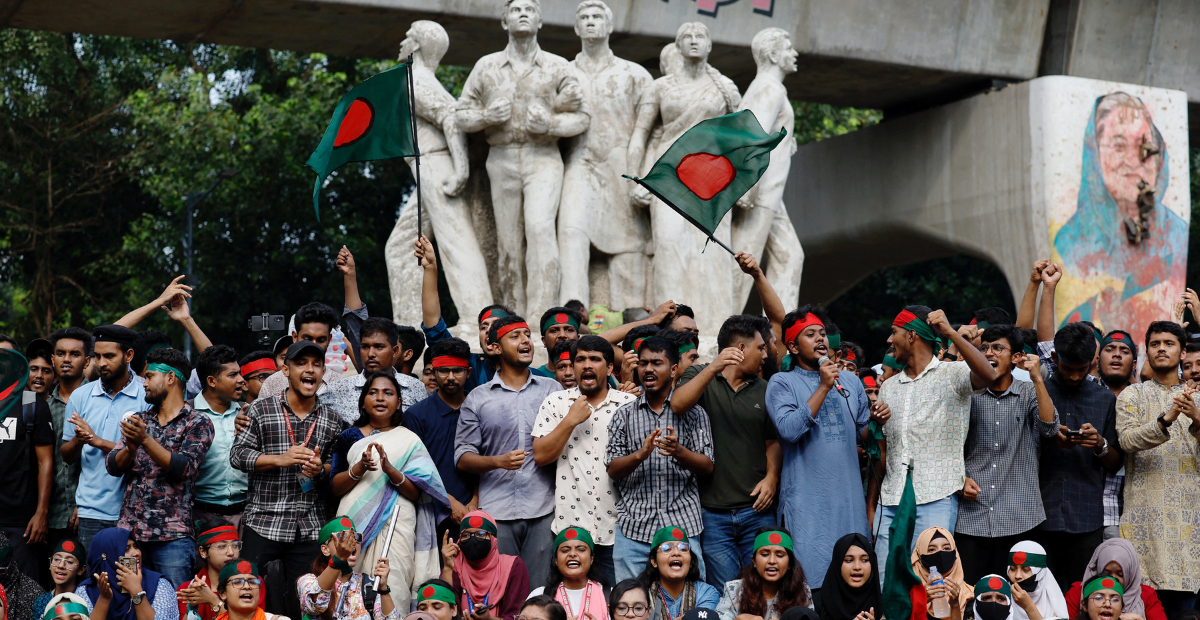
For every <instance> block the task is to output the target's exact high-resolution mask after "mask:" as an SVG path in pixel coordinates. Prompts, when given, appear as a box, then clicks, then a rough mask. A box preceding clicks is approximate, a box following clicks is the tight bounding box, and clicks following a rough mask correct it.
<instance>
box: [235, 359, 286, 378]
mask: <svg viewBox="0 0 1200 620" xmlns="http://www.w3.org/2000/svg"><path fill="white" fill-rule="evenodd" d="M241 370H242V376H243V377H245V376H246V375H248V374H252V373H256V372H258V371H260V370H269V371H271V372H275V371H276V370H278V368H276V367H275V358H273V357H264V358H262V359H260V360H254V361H253V362H250V363H249V364H246V365H245V366H242V368H241Z"/></svg>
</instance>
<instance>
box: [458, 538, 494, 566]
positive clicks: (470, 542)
mask: <svg viewBox="0 0 1200 620" xmlns="http://www.w3.org/2000/svg"><path fill="white" fill-rule="evenodd" d="M458 547H459V548H460V549H462V552H463V555H465V556H467V559H468V560H471V561H472V562H478V561H479V560H482V559H483V558H486V557H487V554H488V552H490V551H491V550H492V541H490V540H479V539H478V538H469V539H467V540H464V541H462V542H460V543H458Z"/></svg>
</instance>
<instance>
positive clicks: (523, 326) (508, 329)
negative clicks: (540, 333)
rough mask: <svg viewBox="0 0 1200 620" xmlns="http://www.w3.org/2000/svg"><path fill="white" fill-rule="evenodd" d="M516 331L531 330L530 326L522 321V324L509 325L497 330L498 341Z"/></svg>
mask: <svg viewBox="0 0 1200 620" xmlns="http://www.w3.org/2000/svg"><path fill="white" fill-rule="evenodd" d="M514 329H529V324H528V323H526V322H524V321H521V322H520V323H509V324H508V325H505V326H504V327H501V328H500V329H497V330H496V340H499V339H501V338H503V337H504V335H505V334H507V333H508V332H511V331H512V330H514Z"/></svg>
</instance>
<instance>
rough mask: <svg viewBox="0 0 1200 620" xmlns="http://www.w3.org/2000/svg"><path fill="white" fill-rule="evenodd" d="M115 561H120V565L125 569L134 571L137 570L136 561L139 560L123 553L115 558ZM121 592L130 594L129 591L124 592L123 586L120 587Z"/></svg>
mask: <svg viewBox="0 0 1200 620" xmlns="http://www.w3.org/2000/svg"><path fill="white" fill-rule="evenodd" d="M117 562H118V563H120V564H121V566H124V567H125V570H127V571H129V572H131V573H136V572H137V570H138V562H139V561H138V559H137V558H135V557H131V556H128V555H123V556H121V557H119V558H117ZM121 594H131V592H126V591H125V588H121Z"/></svg>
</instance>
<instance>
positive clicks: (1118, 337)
mask: <svg viewBox="0 0 1200 620" xmlns="http://www.w3.org/2000/svg"><path fill="white" fill-rule="evenodd" d="M1109 337H1110V338H1112V339H1113V340H1124V339H1125V334H1113V335H1112V336H1109Z"/></svg>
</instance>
